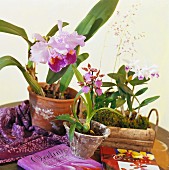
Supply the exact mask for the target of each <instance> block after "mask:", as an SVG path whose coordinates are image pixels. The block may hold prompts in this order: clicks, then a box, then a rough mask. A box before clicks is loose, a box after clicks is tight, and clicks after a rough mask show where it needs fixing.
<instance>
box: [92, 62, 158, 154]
mask: <svg viewBox="0 0 169 170" xmlns="http://www.w3.org/2000/svg"><path fill="white" fill-rule="evenodd" d="M126 62H127V64H126V65H122V66H121V67H120V68H119V70H118V71H117V73H109V74H108V76H109V77H110V78H111V79H112V81H111V82H104V83H103V86H105V87H108V89H107V90H106V91H105V93H104V94H103V95H101V96H98V97H97V98H96V100H95V103H96V104H95V107H96V109H97V108H100V107H106V106H107V107H110V108H113V109H115V110H116V111H117V112H118V113H117V112H114V111H113V112H112V111H109V110H104V111H103V110H102V111H100V112H97V113H96V114H95V116H94V118H93V120H95V121H99V122H101V123H103V124H105V125H107V126H110V127H112V129H111V131H112V132H111V133H113V135H110V136H111V137H114V138H117V141H114V140H113V139H112V138H111V139H109V140H108V141H107V144H108V145H110V142H111V145H114V144H115V142H116V147H122V148H123V147H124V148H128V149H134V150H137V149H140V150H145V151H150V149H151V148H152V146H153V142H154V139H155V132H154V130H153V129H152V128H151V127H150V123H149V117H150V115H151V113H152V112H154V111H155V112H156V116H157V121H156V127H157V125H158V119H159V118H158V112H157V110H156V109H152V110H151V111H150V113H149V115H148V116H142V114H140V113H141V112H140V109H141V108H142V107H144V106H147V105H148V104H149V103H151V102H154V101H155V100H157V99H158V98H159V97H160V96H153V97H148V98H146V99H144V100H142V101H141V102H140V99H139V98H140V96H141V95H143V94H144V93H145V92H146V91H147V90H148V87H147V83H148V81H150V80H151V79H152V78H158V77H159V73H158V70H157V66H155V65H153V66H151V67H147V66H145V67H140V66H139V64H138V62H139V61H138V60H134V61H128V60H126ZM122 138H124V139H122ZM127 138H129V139H133V141H132V144H133V146H131V143H130V142H131V141H130V140H126V139H127ZM118 139H119V140H118ZM136 140H137V141H136ZM138 140H140V142H138ZM126 141H127V142H126ZM117 143H118V144H117ZM117 145H118V146H117ZM135 145H138V147H136V146H135ZM132 147H134V148H132Z"/></svg>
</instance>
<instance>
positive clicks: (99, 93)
mask: <svg viewBox="0 0 169 170" xmlns="http://www.w3.org/2000/svg"><path fill="white" fill-rule="evenodd" d="M96 93H97V95H98V96H101V95H102V93H103V92H102V89H100V88H97V89H96Z"/></svg>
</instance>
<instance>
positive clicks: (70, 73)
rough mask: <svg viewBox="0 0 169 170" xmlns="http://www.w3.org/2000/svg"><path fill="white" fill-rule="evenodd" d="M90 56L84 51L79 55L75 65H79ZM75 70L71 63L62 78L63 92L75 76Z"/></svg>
mask: <svg viewBox="0 0 169 170" xmlns="http://www.w3.org/2000/svg"><path fill="white" fill-rule="evenodd" d="M88 57H89V54H88V53H83V54H80V55H79V56H78V57H77V61H76V63H75V64H74V66H76V67H78V66H79V65H80V63H82V62H83V61H85V60H86V59H87V58H88ZM73 75H74V72H73V70H72V66H71V65H70V66H69V68H68V69H67V71H66V72H65V74H64V75H63V76H62V78H61V80H60V91H61V92H63V91H65V90H66V89H67V87H68V86H69V84H70V82H71V80H72V78H73Z"/></svg>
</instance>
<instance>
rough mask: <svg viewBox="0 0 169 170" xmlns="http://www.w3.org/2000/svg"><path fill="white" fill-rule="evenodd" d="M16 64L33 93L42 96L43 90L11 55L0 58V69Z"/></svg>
mask: <svg viewBox="0 0 169 170" xmlns="http://www.w3.org/2000/svg"><path fill="white" fill-rule="evenodd" d="M11 65H13V66H17V67H18V68H19V69H20V71H21V72H22V74H23V76H24V77H25V79H26V81H27V82H28V84H29V85H30V87H31V88H32V90H33V91H35V93H37V94H39V95H41V96H44V93H43V90H42V88H41V87H40V85H39V84H38V82H37V81H36V80H35V79H34V78H33V77H32V76H31V75H30V74H29V73H28V72H27V71H26V70H25V68H24V67H23V66H22V65H21V64H20V63H19V62H18V61H17V60H16V59H15V58H13V57H11V56H4V57H1V58H0V70H1V69H2V68H4V67H6V66H11Z"/></svg>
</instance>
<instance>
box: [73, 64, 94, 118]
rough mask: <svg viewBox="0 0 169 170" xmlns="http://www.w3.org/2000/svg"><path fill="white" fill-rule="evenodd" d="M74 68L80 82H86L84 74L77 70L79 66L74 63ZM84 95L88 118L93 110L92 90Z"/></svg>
mask: <svg viewBox="0 0 169 170" xmlns="http://www.w3.org/2000/svg"><path fill="white" fill-rule="evenodd" d="M72 69H73V72H74V73H75V76H76V79H77V80H78V82H84V79H83V76H82V74H81V73H80V72H79V70H77V68H76V67H75V66H74V65H72ZM84 95H85V98H86V103H87V118H86V119H88V116H89V114H90V113H91V111H92V100H91V96H90V92H88V93H85V94H84Z"/></svg>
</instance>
